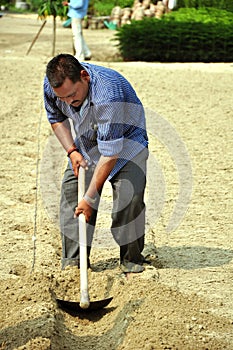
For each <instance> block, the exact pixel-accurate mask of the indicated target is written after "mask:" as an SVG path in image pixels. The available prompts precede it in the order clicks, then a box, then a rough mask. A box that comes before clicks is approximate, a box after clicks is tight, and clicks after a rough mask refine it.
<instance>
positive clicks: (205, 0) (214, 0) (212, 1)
mask: <svg viewBox="0 0 233 350" xmlns="http://www.w3.org/2000/svg"><path fill="white" fill-rule="evenodd" d="M177 7H178V8H180V7H189V8H190V7H195V8H200V7H215V8H218V9H221V10H227V11H233V1H232V0H177Z"/></svg>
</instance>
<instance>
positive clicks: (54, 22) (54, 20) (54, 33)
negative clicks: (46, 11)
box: [52, 16, 56, 56]
mask: <svg viewBox="0 0 233 350" xmlns="http://www.w3.org/2000/svg"><path fill="white" fill-rule="evenodd" d="M55 47H56V16H53V50H52V56H55Z"/></svg>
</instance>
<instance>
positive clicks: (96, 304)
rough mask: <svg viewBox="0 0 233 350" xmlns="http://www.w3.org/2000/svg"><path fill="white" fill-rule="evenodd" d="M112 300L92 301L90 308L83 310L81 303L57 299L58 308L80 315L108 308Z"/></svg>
mask: <svg viewBox="0 0 233 350" xmlns="http://www.w3.org/2000/svg"><path fill="white" fill-rule="evenodd" d="M112 299H113V298H112V297H111V298H107V299H103V300H96V301H91V302H90V304H89V306H88V308H86V309H84V308H82V307H81V306H80V303H79V302H75V301H67V300H62V299H56V301H57V305H58V307H59V308H61V309H62V310H64V311H70V312H74V313H79V312H90V311H97V310H100V309H103V308H104V307H106V306H108V304H109V303H110V302H111V301H112Z"/></svg>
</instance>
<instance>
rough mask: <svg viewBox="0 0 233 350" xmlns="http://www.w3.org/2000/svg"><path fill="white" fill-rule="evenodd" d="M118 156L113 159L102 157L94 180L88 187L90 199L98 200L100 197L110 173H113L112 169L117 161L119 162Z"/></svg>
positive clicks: (87, 193)
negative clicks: (99, 194) (98, 196)
mask: <svg viewBox="0 0 233 350" xmlns="http://www.w3.org/2000/svg"><path fill="white" fill-rule="evenodd" d="M117 158H118V157H117V156H113V157H104V156H101V157H100V159H99V161H98V163H97V165H96V168H95V171H94V174H93V177H92V180H91V182H90V185H89V187H88V190H87V192H86V195H87V196H88V197H90V198H96V196H97V195H98V193H99V192H100V190H101V189H102V187H103V185H104V183H105V181H106V180H107V178H108V176H109V174H110V172H111V171H112V169H113V168H114V166H115V164H116V161H117Z"/></svg>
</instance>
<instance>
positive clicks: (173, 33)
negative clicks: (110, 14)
mask: <svg viewBox="0 0 233 350" xmlns="http://www.w3.org/2000/svg"><path fill="white" fill-rule="evenodd" d="M116 39H117V40H118V41H119V44H118V48H119V50H120V53H121V55H122V57H123V59H124V60H125V61H147V62H155V61H159V62H232V61H233V14H232V13H230V12H227V11H221V10H216V9H201V10H196V9H180V10H178V11H174V12H172V13H171V14H169V15H166V16H164V17H163V18H162V19H161V20H158V19H156V18H145V19H144V20H142V21H133V22H132V23H131V24H129V25H124V26H122V27H121V28H119V30H118V31H117V33H116Z"/></svg>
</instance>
